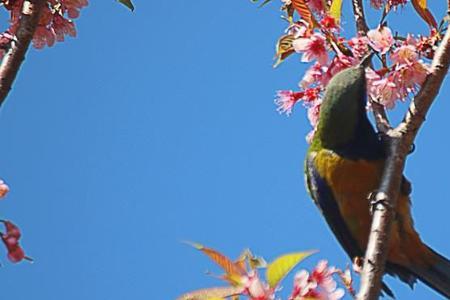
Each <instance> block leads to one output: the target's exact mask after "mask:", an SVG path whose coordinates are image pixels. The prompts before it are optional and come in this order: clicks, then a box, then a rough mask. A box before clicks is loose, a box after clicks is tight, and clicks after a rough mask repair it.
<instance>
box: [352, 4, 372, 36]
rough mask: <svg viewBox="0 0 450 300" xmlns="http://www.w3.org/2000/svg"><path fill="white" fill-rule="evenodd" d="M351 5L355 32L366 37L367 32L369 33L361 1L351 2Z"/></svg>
mask: <svg viewBox="0 0 450 300" xmlns="http://www.w3.org/2000/svg"><path fill="white" fill-rule="evenodd" d="M352 4H353V13H354V15H355V22H356V30H358V33H360V34H362V35H366V33H367V31H369V27H368V26H367V22H366V17H365V15H364V7H363V4H362V0H352Z"/></svg>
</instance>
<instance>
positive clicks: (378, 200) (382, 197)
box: [368, 191, 393, 215]
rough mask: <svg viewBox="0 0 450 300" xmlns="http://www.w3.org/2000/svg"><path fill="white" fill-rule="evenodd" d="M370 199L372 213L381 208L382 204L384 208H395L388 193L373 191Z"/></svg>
mask: <svg viewBox="0 0 450 300" xmlns="http://www.w3.org/2000/svg"><path fill="white" fill-rule="evenodd" d="M368 199H369V201H370V213H371V214H372V215H373V213H374V212H375V210H377V209H380V206H382V207H383V208H384V209H393V207H392V205H391V203H390V202H389V199H388V197H387V195H386V194H385V193H383V192H378V191H375V192H371V193H370V194H369V197H368Z"/></svg>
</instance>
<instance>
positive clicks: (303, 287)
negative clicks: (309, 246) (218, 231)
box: [177, 244, 354, 300]
mask: <svg viewBox="0 0 450 300" xmlns="http://www.w3.org/2000/svg"><path fill="white" fill-rule="evenodd" d="M191 245H192V246H194V247H195V248H196V249H198V250H200V251H202V252H203V253H204V254H206V255H207V256H208V257H209V258H210V259H211V260H213V261H214V262H215V263H216V264H217V265H219V266H220V267H221V268H222V269H223V270H224V271H225V274H223V275H222V276H220V277H219V278H222V279H224V280H225V281H227V282H228V284H229V286H228V287H216V288H207V289H201V290H197V291H193V292H189V293H187V294H184V295H182V296H181V297H179V298H178V299H177V300H193V299H229V298H232V299H239V298H238V297H239V296H243V297H245V298H246V299H249V300H275V299H280V298H279V297H278V296H279V295H278V292H279V291H280V290H281V282H282V281H283V280H284V278H286V276H287V275H288V274H289V273H290V272H291V270H293V269H294V268H295V267H296V266H297V265H298V264H299V263H300V262H301V261H303V260H304V259H305V258H307V257H308V256H310V255H312V254H313V253H314V252H315V251H308V252H295V253H290V254H285V255H282V256H279V257H278V258H276V259H275V260H274V261H273V262H271V263H269V264H268V263H267V262H266V261H265V260H264V259H263V258H262V257H256V256H254V255H253V254H252V253H251V251H250V250H248V249H247V250H245V251H244V252H243V253H242V254H241V255H240V256H239V258H238V259H237V260H232V259H230V258H228V257H227V256H225V255H223V254H222V253H220V252H218V251H217V250H214V249H212V248H207V247H205V246H203V245H200V244H191ZM261 269H265V271H266V272H265V276H264V277H262V276H260V270H261ZM334 277H338V278H339V279H340V281H341V283H342V285H343V286H344V287H345V290H347V291H348V293H349V294H350V295H352V296H354V290H353V279H352V276H351V272H350V269H348V268H347V270H345V271H342V270H340V269H337V268H335V267H330V266H328V262H327V261H326V260H321V261H320V262H319V263H318V264H317V266H316V267H315V268H314V269H313V270H312V271H311V273H309V272H308V271H307V270H304V269H303V270H301V271H299V272H298V273H297V274H296V275H295V277H294V284H293V289H292V292H291V294H290V296H289V298H288V299H289V300H339V299H341V298H343V297H344V295H345V290H344V289H343V288H338V283H337V282H336V280H335V278H334Z"/></svg>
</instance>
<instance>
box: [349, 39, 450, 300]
mask: <svg viewBox="0 0 450 300" xmlns="http://www.w3.org/2000/svg"><path fill="white" fill-rule="evenodd" d="M449 65H450V31H447V32H446V34H445V36H444V38H443V40H442V42H441V44H440V46H439V48H438V50H437V51H436V54H435V56H434V59H433V63H432V66H431V71H430V74H429V75H428V76H427V78H426V80H425V82H424V84H423V85H422V88H421V90H420V91H419V92H418V94H417V95H416V96H415V97H414V99H413V100H412V102H411V104H410V107H409V110H408V112H407V113H406V115H405V118H404V120H403V121H402V122H401V123H400V124H399V125H398V126H397V127H396V128H395V129H392V130H389V131H387V136H388V141H389V153H388V158H387V160H386V165H385V168H384V172H383V177H382V181H381V185H380V187H379V190H378V192H377V194H376V196H375V200H376V201H375V205H374V214H373V221H372V228H371V232H370V236H369V243H368V245H367V251H366V255H365V259H364V268H363V272H362V277H361V287H360V291H359V293H358V296H357V299H358V300H375V299H378V297H379V294H380V288H381V278H382V277H383V274H384V266H385V264H386V258H387V252H388V251H387V250H388V244H389V238H390V231H391V227H392V226H391V225H392V220H393V214H394V212H393V209H392V208H394V207H395V206H396V203H397V198H398V193H399V191H400V183H401V180H402V174H403V169H404V166H405V159H406V156H407V155H408V153H409V150H410V149H411V147H412V145H413V142H414V139H415V137H416V135H417V133H418V131H419V129H420V127H421V126H422V124H423V122H424V121H425V116H426V114H427V112H428V110H429V108H430V107H431V104H432V103H433V101H434V99H435V98H436V96H437V94H438V93H439V89H440V87H441V85H442V83H443V81H444V78H445V76H446V74H447V71H448V68H449Z"/></svg>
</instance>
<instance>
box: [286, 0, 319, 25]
mask: <svg viewBox="0 0 450 300" xmlns="http://www.w3.org/2000/svg"><path fill="white" fill-rule="evenodd" d="M292 6H293V7H294V8H295V10H296V11H297V12H298V14H299V15H300V16H301V18H302V19H303V20H304V21H306V23H308V24H309V27H310V28H314V27H315V26H316V24H317V21H316V19H315V18H314V15H313V14H312V12H311V10H310V9H309V7H308V4H306V1H305V0H292Z"/></svg>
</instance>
